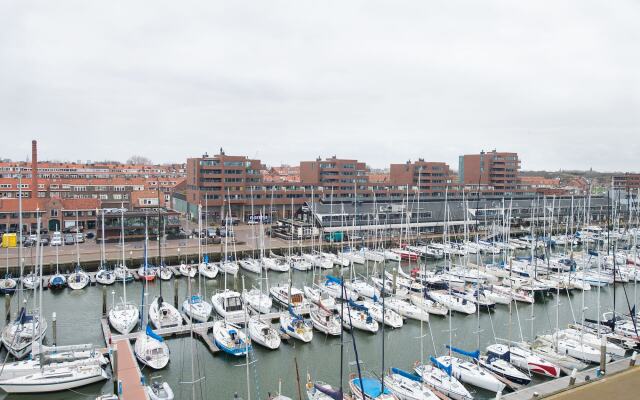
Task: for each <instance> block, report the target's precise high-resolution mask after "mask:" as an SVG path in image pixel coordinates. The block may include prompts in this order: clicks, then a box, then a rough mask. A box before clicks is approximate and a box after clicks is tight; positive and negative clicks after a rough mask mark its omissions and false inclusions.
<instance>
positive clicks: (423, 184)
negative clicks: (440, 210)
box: [388, 159, 458, 197]
mask: <svg viewBox="0 0 640 400" xmlns="http://www.w3.org/2000/svg"><path fill="white" fill-rule="evenodd" d="M452 182H453V174H452V172H451V169H450V168H449V165H448V164H446V163H444V162H429V161H424V160H423V159H418V161H414V162H411V161H407V162H406V163H404V164H391V167H390V169H389V181H388V185H389V186H391V187H394V188H396V189H399V188H400V187H402V186H409V187H419V190H420V196H424V197H443V196H444V195H445V193H446V191H447V189H448V190H449V191H457V190H458V186H457V185H456V186H455V187H454V186H452Z"/></svg>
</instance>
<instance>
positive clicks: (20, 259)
mask: <svg viewBox="0 0 640 400" xmlns="http://www.w3.org/2000/svg"><path fill="white" fill-rule="evenodd" d="M18 168H19V169H18V235H19V237H18V240H19V245H18V265H19V266H20V280H19V281H20V290H18V309H20V305H21V304H22V289H23V283H22V275H23V274H24V264H23V258H22V246H23V245H24V243H23V240H22V167H18ZM31 173H33V171H31ZM56 247H57V246H56Z"/></svg>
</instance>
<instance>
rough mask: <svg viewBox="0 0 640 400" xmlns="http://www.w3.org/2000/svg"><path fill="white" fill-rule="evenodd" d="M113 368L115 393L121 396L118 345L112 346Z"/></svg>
mask: <svg viewBox="0 0 640 400" xmlns="http://www.w3.org/2000/svg"><path fill="white" fill-rule="evenodd" d="M111 368H112V369H113V394H115V395H116V396H118V397H119V396H120V390H119V389H120V384H119V382H118V347H117V346H113V347H111Z"/></svg>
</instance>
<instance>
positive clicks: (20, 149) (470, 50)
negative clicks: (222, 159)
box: [0, 0, 640, 170]
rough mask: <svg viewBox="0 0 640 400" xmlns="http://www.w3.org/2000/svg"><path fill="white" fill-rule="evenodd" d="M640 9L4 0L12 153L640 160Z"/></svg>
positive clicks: (7, 141)
mask: <svg viewBox="0 0 640 400" xmlns="http://www.w3.org/2000/svg"><path fill="white" fill-rule="evenodd" d="M525 3H526V5H525ZM639 21H640V2H638V1H637V0H628V1H627V0H616V1H614V2H612V1H606V0H603V1H589V0H576V1H561V0H560V1H559V0H553V1H541V0H535V1H533V0H532V1H513V0H505V1H493V0H483V1H477V0H470V1H457V0H440V1H433V0H413V1H402V0H389V1H386V2H381V1H371V0H368V1H345V0H340V1H301V0H295V1H286V2H279V1H272V0H268V1H264V0H260V1H238V0H233V1H226V2H217V1H202V2H187V1H180V2H176V1H167V2H163V1H157V0H156V1H145V2H135V1H110V2H96V1H86V0H81V1H63V0H60V1H41V2H32V1H25V0H16V1H7V0H4V1H2V2H0V137H1V140H0V158H3V157H8V158H12V159H25V158H26V157H27V155H28V154H29V152H30V139H32V138H36V139H38V140H39V143H40V158H41V159H64V160H102V159H117V160H123V161H124V160H126V159H127V158H128V157H129V156H131V155H133V154H141V155H145V156H147V157H149V158H151V159H152V160H154V161H159V162H165V161H184V160H185V159H186V158H187V157H192V156H198V155H200V154H202V153H203V152H205V151H208V152H209V153H216V152H217V151H218V149H219V148H220V147H223V148H224V149H225V150H226V152H227V154H241V155H248V156H250V157H257V158H260V159H262V160H263V161H264V162H265V163H267V164H270V165H273V164H279V163H292V164H296V163H297V162H298V161H299V160H309V159H314V158H315V157H317V156H322V157H329V156H332V155H334V154H335V155H337V156H338V157H342V158H357V159H361V160H363V161H366V162H367V163H368V164H369V165H371V166H372V167H386V166H388V164H389V163H391V162H404V161H406V160H408V159H412V160H414V159H416V158H418V157H422V158H425V159H427V160H433V161H445V162H448V163H449V164H451V166H452V167H453V168H456V169H457V165H458V155H460V154H464V153H477V152H479V151H480V150H482V149H485V150H490V149H493V148H497V149H498V150H505V151H517V152H518V153H520V155H521V159H522V166H523V168H524V169H558V168H563V169H572V168H579V169H587V168H590V167H593V168H594V169H597V170H640V161H639V157H640V22H639Z"/></svg>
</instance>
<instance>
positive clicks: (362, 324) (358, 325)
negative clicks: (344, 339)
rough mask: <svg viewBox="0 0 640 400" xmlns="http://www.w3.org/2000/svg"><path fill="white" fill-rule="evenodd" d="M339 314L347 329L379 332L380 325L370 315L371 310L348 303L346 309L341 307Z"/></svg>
mask: <svg viewBox="0 0 640 400" xmlns="http://www.w3.org/2000/svg"><path fill="white" fill-rule="evenodd" d="M338 310H339V311H338V313H339V314H340V319H341V320H342V326H343V327H344V328H345V329H348V330H352V329H360V330H363V331H366V332H371V333H376V332H378V329H379V327H380V326H379V325H378V322H377V321H376V320H374V319H373V318H372V317H371V315H370V314H369V310H368V309H367V308H366V307H364V306H361V305H358V304H356V303H354V302H353V301H348V302H347V306H346V307H339V308H338Z"/></svg>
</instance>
